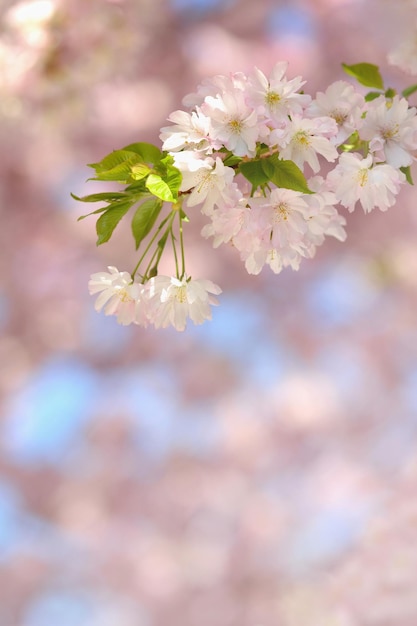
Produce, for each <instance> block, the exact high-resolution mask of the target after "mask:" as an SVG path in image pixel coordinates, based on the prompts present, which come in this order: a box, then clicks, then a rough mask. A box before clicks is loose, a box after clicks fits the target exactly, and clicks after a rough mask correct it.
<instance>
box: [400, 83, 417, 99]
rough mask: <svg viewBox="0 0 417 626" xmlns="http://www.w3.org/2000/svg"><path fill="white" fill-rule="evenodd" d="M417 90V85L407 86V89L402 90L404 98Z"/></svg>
mask: <svg viewBox="0 0 417 626" xmlns="http://www.w3.org/2000/svg"><path fill="white" fill-rule="evenodd" d="M416 91H417V85H410V87H406V88H405V89H403V90H402V92H401V95H402V96H403V97H404V98H408V96H411V94H413V93H415V92H416Z"/></svg>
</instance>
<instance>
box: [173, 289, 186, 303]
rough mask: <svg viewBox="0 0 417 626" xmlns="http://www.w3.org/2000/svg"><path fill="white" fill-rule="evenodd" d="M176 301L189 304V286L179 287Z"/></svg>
mask: <svg viewBox="0 0 417 626" xmlns="http://www.w3.org/2000/svg"><path fill="white" fill-rule="evenodd" d="M175 299H176V301H177V302H179V303H180V304H184V303H185V302H187V286H186V285H181V287H177V288H176V290H175Z"/></svg>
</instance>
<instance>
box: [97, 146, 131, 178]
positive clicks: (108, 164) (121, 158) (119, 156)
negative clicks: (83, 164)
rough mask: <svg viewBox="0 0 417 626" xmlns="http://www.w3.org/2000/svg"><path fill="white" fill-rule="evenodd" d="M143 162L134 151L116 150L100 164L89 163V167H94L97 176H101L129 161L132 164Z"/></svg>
mask: <svg viewBox="0 0 417 626" xmlns="http://www.w3.org/2000/svg"><path fill="white" fill-rule="evenodd" d="M141 160H142V159H141V158H140V157H139V155H138V154H136V153H135V152H134V151H133V150H114V151H113V152H110V154H107V155H106V156H105V157H104V158H103V159H102V160H101V161H99V162H98V163H89V164H88V167H92V168H93V169H95V170H96V172H97V174H100V173H101V172H108V171H109V170H112V169H114V168H115V167H117V166H118V165H121V164H122V163H126V162H127V161H129V162H131V163H140V162H141Z"/></svg>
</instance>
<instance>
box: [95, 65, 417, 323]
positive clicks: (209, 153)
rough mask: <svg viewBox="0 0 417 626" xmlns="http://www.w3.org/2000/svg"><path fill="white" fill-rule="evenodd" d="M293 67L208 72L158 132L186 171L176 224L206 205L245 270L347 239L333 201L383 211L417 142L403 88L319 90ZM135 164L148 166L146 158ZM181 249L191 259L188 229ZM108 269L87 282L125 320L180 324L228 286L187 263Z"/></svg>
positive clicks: (202, 314)
mask: <svg viewBox="0 0 417 626" xmlns="http://www.w3.org/2000/svg"><path fill="white" fill-rule="evenodd" d="M352 67H353V66H352ZM286 72H287V63H286V62H279V63H277V64H276V65H275V67H274V68H273V70H272V72H271V73H270V75H269V76H266V75H265V74H264V73H263V72H262V71H261V70H259V69H258V68H255V69H254V70H253V71H252V72H251V73H250V74H248V75H246V74H243V73H235V74H232V75H230V76H215V77H213V78H211V79H207V80H205V81H203V83H202V84H201V85H200V86H199V87H198V89H197V91H196V93H194V94H190V95H188V96H186V97H185V98H184V100H183V104H184V110H178V111H175V112H173V113H172V114H171V115H170V116H169V118H168V120H169V122H170V125H169V126H165V127H164V128H162V129H161V134H160V139H161V141H162V149H163V151H164V154H165V155H167V158H168V159H171V162H172V165H173V167H174V168H175V169H176V170H177V171H178V172H180V178H179V186H178V190H177V191H178V194H177V197H176V198H175V206H174V209H173V211H174V212H177V214H179V215H180V223H181V216H182V215H183V216H185V211H187V216H190V214H191V213H192V211H194V210H195V207H199V208H200V210H201V212H202V213H203V214H204V215H205V216H207V218H208V223H207V224H206V225H205V226H204V228H203V230H202V236H203V237H206V238H210V237H211V238H212V240H213V246H214V247H215V248H217V247H218V246H220V245H221V244H228V245H231V246H233V247H234V248H235V249H236V250H237V252H238V253H239V255H240V258H241V260H242V262H243V263H244V265H245V268H246V270H247V272H248V273H250V274H258V273H259V272H261V270H262V269H263V267H264V266H265V265H268V266H269V267H270V268H271V270H272V271H273V272H274V273H279V272H280V271H281V270H282V269H283V268H285V267H291V268H292V269H294V270H297V269H298V268H299V266H300V262H301V261H302V259H303V258H312V257H313V256H314V254H315V252H316V249H317V246H319V245H321V244H322V243H323V242H324V240H325V238H326V237H327V236H331V237H335V238H336V239H338V240H339V241H344V240H345V239H346V232H345V228H344V227H345V225H346V219H345V217H344V216H343V215H341V214H340V213H339V212H338V210H337V208H336V207H337V206H338V205H341V206H342V207H344V208H345V209H348V211H353V210H354V209H355V207H356V206H357V204H358V203H359V204H360V205H361V206H362V208H363V210H364V212H365V213H369V212H370V211H372V210H373V209H374V208H379V209H380V210H382V211H386V210H387V209H388V208H389V207H391V206H392V205H393V204H394V203H395V200H396V196H397V194H398V193H399V191H400V187H401V185H403V183H405V182H406V180H407V177H409V176H410V173H409V167H410V165H411V164H412V163H413V161H414V160H415V156H414V155H415V151H416V150H417V111H416V109H415V108H414V107H410V106H409V103H408V101H407V99H406V98H405V97H401V96H399V95H397V94H396V93H395V92H394V91H393V90H388V91H385V92H384V90H383V88H382V89H379V91H377V92H371V93H370V94H368V96H369V97H365V96H364V95H363V94H362V93H361V92H360V91H359V90H358V89H356V88H355V87H354V86H353V85H352V84H350V83H349V82H347V81H342V80H340V81H337V82H334V83H333V84H331V85H330V86H329V87H328V88H327V89H326V91H325V92H319V93H317V94H316V96H315V98H312V96H310V95H309V94H307V93H304V91H302V87H303V85H304V83H305V81H303V80H302V78H301V77H296V78H293V79H288V78H287V76H286ZM363 84H364V83H363ZM145 167H146V168H147V170H146V171H147V172H151V171H152V170H151V169H150V168H148V166H145ZM137 171H138V168H137V166H136V170H135V172H137ZM139 171H140V176H141V177H142V176H144V175H145V174H144V173H143V172H144V171H145V170H144V169H143V166H142V165H140V167H139ZM406 175H407V176H406ZM147 188H148V190H149V189H150V190H151V191H152V193H154V194H155V195H157V194H158V191H155V189H156V188H155V185H154V186H152V187H151V186H150V184H148V183H147ZM159 197H160V198H163V199H165V196H163V195H160V196H159ZM158 210H159V209H158ZM171 224H172V222H171ZM171 235H172V231H171ZM172 238H173V240H174V237H172ZM181 248H182V250H181V253H182V258H183V260H184V254H183V252H184V251H183V241H182V231H181ZM159 258H160V255H159V256H158V259H159ZM109 271H110V273H100V274H95V275H93V276H92V278H91V281H90V292H91V293H97V292H99V291H100V292H101V293H100V295H99V297H98V300H97V303H96V308H97V309H101V308H102V307H103V306H104V307H105V308H104V310H105V312H106V314H114V315H116V316H117V319H118V321H119V322H120V323H122V324H128V323H131V322H134V323H137V324H140V325H144V326H146V325H148V324H149V323H152V324H154V325H155V326H156V327H157V328H158V327H165V326H167V325H173V326H174V327H175V328H176V329H177V330H183V329H184V328H185V326H186V320H187V318H188V317H190V318H191V320H192V321H193V322H194V323H201V322H203V321H204V320H205V319H209V318H210V316H211V311H210V305H211V304H215V303H216V301H215V300H214V298H213V295H216V294H219V293H220V292H221V289H220V288H219V287H218V286H217V285H214V284H213V283H211V282H210V281H207V280H191V279H190V278H188V277H187V275H186V273H185V266H184V263H183V267H182V271H179V269H178V265H177V273H176V277H166V276H158V275H157V265H156V266H155V267H154V268H153V273H152V275H149V274H148V272H145V274H142V276H141V280H140V281H139V280H138V279H137V277H136V276H135V272H134V273H133V274H128V273H127V272H118V271H117V270H116V269H115V268H109Z"/></svg>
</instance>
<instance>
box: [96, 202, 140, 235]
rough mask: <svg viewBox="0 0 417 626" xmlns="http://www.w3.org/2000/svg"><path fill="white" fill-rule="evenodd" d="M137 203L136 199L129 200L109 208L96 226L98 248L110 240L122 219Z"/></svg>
mask: <svg viewBox="0 0 417 626" xmlns="http://www.w3.org/2000/svg"><path fill="white" fill-rule="evenodd" d="M135 201H136V199H135V198H129V199H128V200H125V201H124V202H117V203H116V202H115V203H114V204H111V205H110V206H109V207H107V210H106V212H105V213H103V215H102V216H101V217H99V219H98V220H97V224H96V230H97V235H98V239H97V245H98V246H99V245H100V244H102V243H105V242H106V241H108V240H109V239H110V237H111V236H112V234H113V231H114V229H115V228H116V226H117V224H118V223H119V222H120V220H121V219H122V217H123V216H124V215H126V213H127V212H128V210H129V209H130V207H131V206H132V205H133V204H134V203H135Z"/></svg>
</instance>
